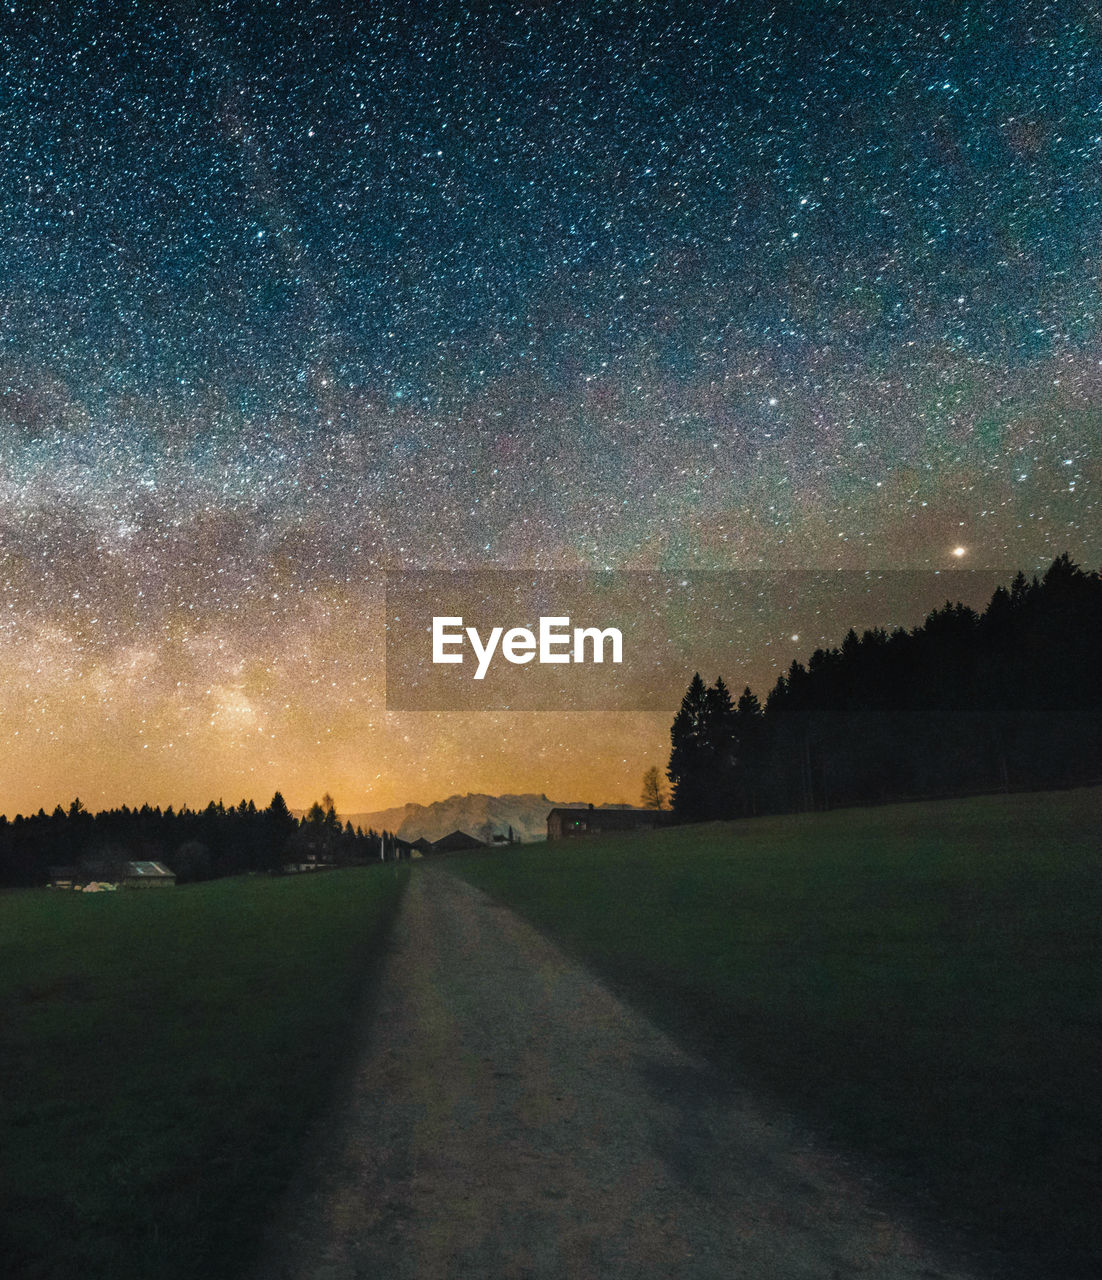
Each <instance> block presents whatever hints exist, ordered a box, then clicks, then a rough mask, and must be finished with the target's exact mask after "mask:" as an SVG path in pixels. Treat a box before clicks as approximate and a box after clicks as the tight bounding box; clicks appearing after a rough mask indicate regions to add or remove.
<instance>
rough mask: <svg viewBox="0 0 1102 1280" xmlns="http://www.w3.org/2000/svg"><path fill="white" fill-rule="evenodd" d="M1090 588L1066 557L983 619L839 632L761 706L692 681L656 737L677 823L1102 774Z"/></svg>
mask: <svg viewBox="0 0 1102 1280" xmlns="http://www.w3.org/2000/svg"><path fill="white" fill-rule="evenodd" d="M1100 641H1102V578H1100V577H1099V575H1098V574H1097V573H1084V572H1083V571H1082V570H1081V569H1079V568H1078V567H1077V566H1076V565H1075V564H1073V563H1072V561H1071V560H1070V559H1069V557H1068V556H1067V555H1063V556H1060V557H1059V558H1058V559H1057V560H1055V561H1054V562H1053V564H1052V566H1051V567H1050V568H1049V570H1048V572H1047V573H1046V574H1045V575H1044V577H1043V578H1042V579H1040V580H1038V579H1037V578H1036V577H1035V578H1033V579H1032V581H1028V580H1027V579H1026V577H1025V575H1024V574H1022V573H1019V574H1018V575H1017V577H1016V578H1015V579H1014V581H1013V583H1011V585H1010V587H1009V588H1004V587H1000V588H999V589H998V590H997V591H996V592H995V594H994V595H993V596H992V598H991V601H990V603H989V604H988V605H987V608H986V609H985V610H984V611H983V613H981V614H977V613H976V612H975V611H974V610H972V609H970V608H967V607H966V606H965V605H962V604H959V603H958V604H950V603H949V602H946V604H945V606H944V607H943V608H941V609H938V610H935V611H934V612H933V613H931V614H930V615H929V616H928V617H927V618H926V620H925V622H924V623H923V624H922V625H921V626H919V627H916V628H915V629H914V630H912V631H906V630H903V629H899V630H896V631H893V632H891V633H890V634H889V633H888V632H886V631H883V630H873V631H866V632H865V633H864V635H862V636H858V635H857V634H856V633H855V632H854V631H852V630H851V631H850V632H849V634H848V635H847V636H846V638H845V640H844V641H843V642H842V645H841V647H840V648H837V649H829V650H824V649H818V650H816V651H815V653H813V654H812V655H811V659H810V661H809V662H808V664H807V666H806V667H805V666H803V665H802V664H801V663H798V662H793V664H792V666H791V667H790V668H789V670H788V672H787V674H785V675H783V676H781V678H780V679H779V680H778V681H777V683H776V686H775V687H774V689H773V691H772V692H771V693H770V694H769V696H768V698H767V699H766V701H765V705H764V707H763V706H762V705H761V704H760V703H759V701H758V699H757V697H756V696H755V695H754V694H753V693H752V692H751V690H750V689H749V688H747V689H746V690H745V691H744V692H743V694H742V696H741V697H740V698H739V699H738V702H737V703H736V702H735V701H734V700H733V698H732V697H731V694H730V692H729V690H728V688H727V686H726V685H725V684H724V682H723V680H722V679H719V680H717V681H716V683H715V684H714V685H712V686H710V687H708V686H706V685H705V684H704V681H703V680H702V679H701V678H700V676H699V674H698V675H695V676H694V677H693V680H692V683H691V684H690V685H689V689H688V691H687V693H686V694H685V697H684V699H683V700H682V703H681V708H680V710H679V711H678V713H677V716H676V717H675V719H674V722H673V726H672V728H671V731H670V738H671V747H672V750H671V754H670V764H669V770H668V774H669V778H670V782H671V783H672V787H673V809H674V813H675V815H677V817H678V818H680V819H681V820H682V821H686V822H699V821H705V820H708V819H712V818H731V817H742V816H748V815H751V814H756V813H790V812H794V811H798V810H803V809H827V808H833V807H835V806H838V805H855V804H874V803H881V802H883V801H887V800H892V799H903V798H908V797H919V796H935V795H946V794H963V793H967V792H977V791H992V790H1023V789H1032V788H1042V787H1060V786H1069V785H1074V784H1076V783H1081V782H1090V781H1097V780H1098V779H1099V778H1102V662H1100V661H1099V658H1100V655H1102V643H1100Z"/></svg>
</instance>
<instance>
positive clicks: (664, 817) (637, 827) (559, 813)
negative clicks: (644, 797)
mask: <svg viewBox="0 0 1102 1280" xmlns="http://www.w3.org/2000/svg"><path fill="white" fill-rule="evenodd" d="M669 818H670V815H669V814H668V813H665V812H663V811H662V810H660V809H597V808H594V806H593V805H590V806H589V808H588V809H552V810H551V812H550V813H549V814H548V815H547V838H548V840H569V839H571V838H572V837H574V836H598V835H611V834H612V833H614V832H618V831H650V830H652V829H653V828H654V827H664V826H665V825H666V823H667V822H668V821H669Z"/></svg>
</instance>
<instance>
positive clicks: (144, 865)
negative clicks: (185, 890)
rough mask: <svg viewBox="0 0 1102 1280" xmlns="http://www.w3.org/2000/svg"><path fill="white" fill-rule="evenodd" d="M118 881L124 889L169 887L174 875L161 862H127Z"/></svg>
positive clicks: (174, 879)
mask: <svg viewBox="0 0 1102 1280" xmlns="http://www.w3.org/2000/svg"><path fill="white" fill-rule="evenodd" d="M119 883H120V885H121V886H122V887H123V888H124V889H171V888H172V886H173V885H174V884H175V883H176V875H175V873H174V872H172V871H169V869H168V868H167V867H166V866H165V864H164V863H163V862H128V863H126V865H125V866H124V867H123V872H122V878H121V880H120V881H119Z"/></svg>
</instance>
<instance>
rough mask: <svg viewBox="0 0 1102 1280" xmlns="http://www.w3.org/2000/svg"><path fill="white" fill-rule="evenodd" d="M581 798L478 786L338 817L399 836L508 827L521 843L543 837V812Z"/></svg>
mask: <svg viewBox="0 0 1102 1280" xmlns="http://www.w3.org/2000/svg"><path fill="white" fill-rule="evenodd" d="M588 807H589V806H588V805H587V804H586V803H585V802H584V801H581V800H573V801H572V800H549V799H548V798H547V796H545V795H537V794H536V793H534V792H526V793H525V794H523V795H503V796H490V795H485V794H483V793H481V792H468V793H467V794H466V795H454V796H449V797H448V798H447V799H446V800H436V801H434V802H433V803H432V804H404V805H400V806H399V807H398V808H395V809H379V810H377V811H376V812H375V813H349V814H343V813H342V814H341V821H342V822H351V823H352V825H353V826H354V827H362V828H363V829H364V831H367V830H369V829H371V830H374V831H392V832H394V834H395V835H398V836H400V837H401V838H402V839H403V840H417V839H418V838H420V837H421V836H424V838H425V839H426V840H439V839H440V838H441V837H442V836H446V835H448V834H449V832H452V831H466V832H467V834H468V835H472V836H476V837H477V838H478V839H479V840H485V841H486V843H487V844H489V843H490V841H492V840H493V838H494V836H495V835H502V836H503V835H507V834H508V832H509V828H510V827H512V828H513V834H514V835H515V836H516V837H517V838H518V839H520V840H522V841H524V842H525V843H529V842H531V841H533V840H546V839H547V815H548V814H549V813H550V812H551V810H552V809H587V808H588ZM599 807H600V808H603V809H608V808H623V807H624V806H622V805H600V806H599Z"/></svg>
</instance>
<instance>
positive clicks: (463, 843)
mask: <svg viewBox="0 0 1102 1280" xmlns="http://www.w3.org/2000/svg"><path fill="white" fill-rule="evenodd" d="M432 847H433V848H434V849H435V850H437V851H438V852H440V853H447V852H449V851H450V850H452V849H456V850H458V849H482V848H484V847H485V841H484V840H479V839H478V838H477V837H476V836H472V835H468V834H467V832H466V831H458V830H457V831H450V832H449V833H448V834H447V835H446V836H441V837H440V839H439V840H434V841H433V842H432Z"/></svg>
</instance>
